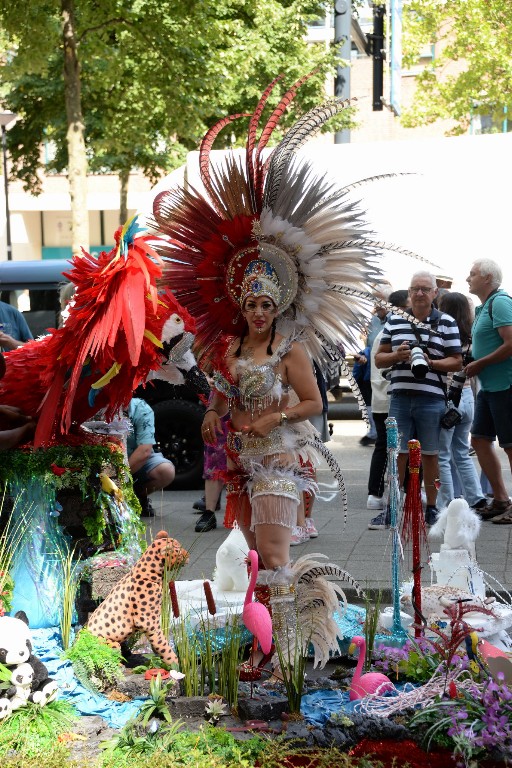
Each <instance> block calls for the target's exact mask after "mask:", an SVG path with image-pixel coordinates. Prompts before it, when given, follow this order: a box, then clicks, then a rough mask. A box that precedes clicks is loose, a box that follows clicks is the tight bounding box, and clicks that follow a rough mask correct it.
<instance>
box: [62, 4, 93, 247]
mask: <svg viewBox="0 0 512 768" xmlns="http://www.w3.org/2000/svg"><path fill="white" fill-rule="evenodd" d="M61 13H62V37H63V42H64V92H65V101H66V117H67V123H68V131H67V144H68V179H69V194H70V197H71V238H72V241H71V247H72V251H73V254H80V253H81V250H80V246H82V247H83V248H85V250H87V251H88V250H89V212H88V210H87V156H86V153H85V127H84V121H83V117H82V95H81V83H80V62H79V61H78V53H77V41H76V33H75V17H74V0H61Z"/></svg>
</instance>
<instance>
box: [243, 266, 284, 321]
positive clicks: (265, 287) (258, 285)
mask: <svg viewBox="0 0 512 768" xmlns="http://www.w3.org/2000/svg"><path fill="white" fill-rule="evenodd" d="M260 296H268V297H269V299H272V301H273V302H274V304H275V305H276V307H277V308H278V309H280V308H281V288H280V286H279V278H278V276H277V272H276V271H275V269H274V268H273V266H272V265H271V264H270V263H269V262H268V261H265V260H263V259H254V260H253V261H251V262H249V264H248V265H247V267H246V269H245V272H244V276H243V279H242V285H241V287H240V299H239V303H240V307H241V308H242V309H243V307H244V303H245V301H246V299H248V298H249V297H252V298H259V297H260Z"/></svg>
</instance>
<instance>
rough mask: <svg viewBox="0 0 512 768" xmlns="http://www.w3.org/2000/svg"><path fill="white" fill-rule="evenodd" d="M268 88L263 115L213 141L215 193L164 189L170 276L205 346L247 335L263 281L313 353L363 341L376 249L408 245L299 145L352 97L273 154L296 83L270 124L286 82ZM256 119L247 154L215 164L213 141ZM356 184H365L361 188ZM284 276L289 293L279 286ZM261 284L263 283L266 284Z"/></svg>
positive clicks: (208, 184) (208, 182)
mask: <svg viewBox="0 0 512 768" xmlns="http://www.w3.org/2000/svg"><path fill="white" fill-rule="evenodd" d="M280 79H281V78H280V77H278V78H276V79H275V80H274V81H273V82H272V83H271V84H270V85H269V86H268V87H267V89H266V90H265V92H264V94H263V95H262V97H261V99H260V101H259V103H258V105H257V107H256V109H255V111H254V114H252V115H241V114H236V115H231V116H229V117H226V118H224V119H222V120H220V121H219V122H218V123H217V124H216V125H214V126H213V128H211V129H210V130H209V131H208V133H207V134H206V136H205V137H204V139H203V141H202V144H201V148H200V153H199V163H200V174H201V180H202V183H203V186H204V189H205V191H206V194H204V193H202V192H199V191H197V190H194V189H193V188H191V187H190V186H184V187H182V188H174V189H171V190H168V191H165V192H161V193H160V194H159V195H158V196H157V197H156V199H155V201H154V206H153V214H154V219H155V222H156V227H157V229H158V230H159V232H160V233H162V234H163V235H164V236H165V239H166V241H167V244H166V245H165V246H164V247H163V250H162V246H160V253H162V255H165V256H167V257H170V258H172V259H173V261H174V262H175V263H172V264H171V265H169V266H168V267H167V268H166V269H165V270H164V277H165V279H166V280H167V282H168V285H169V286H170V288H171V290H172V291H173V293H174V294H175V295H176V297H177V298H178V299H179V301H180V302H181V303H183V304H184V305H185V306H186V307H187V309H188V310H189V311H190V312H191V314H192V315H193V316H194V317H195V319H196V322H197V328H198V335H197V340H198V342H199V344H200V346H201V347H202V349H203V350H207V349H209V348H210V346H211V344H212V343H214V342H215V341H216V340H217V339H218V338H219V337H220V336H221V335H223V334H228V335H239V334H240V333H241V332H242V330H243V325H244V320H243V316H242V314H241V304H240V302H241V301H243V298H244V296H246V295H247V290H246V289H247V285H248V284H250V286H251V289H252V287H253V283H254V281H255V280H256V282H257V281H258V279H259V278H262V279H264V280H267V281H270V280H271V281H272V283H271V282H267V283H263V284H261V282H260V283H259V284H258V283H257V286H256V287H257V288H258V290H259V294H256V295H263V293H264V292H265V290H266V291H267V294H266V295H270V296H271V298H273V299H274V301H275V303H276V304H277V306H278V310H279V317H278V323H277V328H278V330H280V331H281V332H284V333H286V334H288V333H289V332H290V331H292V330H295V331H300V330H302V331H303V338H304V341H305V343H306V345H307V347H308V350H309V352H310V353H311V354H312V356H313V357H314V358H315V359H317V360H319V359H321V358H322V357H323V354H324V349H323V348H324V346H325V345H333V346H337V344H338V343H339V342H340V341H343V340H345V342H346V341H353V342H355V343H357V344H359V336H360V333H361V332H362V331H363V328H364V315H362V313H361V299H364V300H365V301H366V303H367V306H368V302H371V301H372V300H373V296H372V293H371V291H372V283H375V282H379V281H380V280H381V278H382V273H381V271H380V269H379V267H378V265H377V258H376V257H377V256H378V255H379V254H380V253H381V252H382V250H383V249H389V250H401V249H398V248H395V247H394V246H388V245H386V244H384V243H381V242H377V241H376V240H374V239H373V236H372V233H371V232H370V231H369V230H368V229H367V228H366V225H365V223H364V221H363V220H362V211H361V210H360V208H359V207H358V206H357V204H356V203H355V202H354V201H351V200H350V198H349V191H350V190H351V189H352V187H345V188H341V187H340V186H339V185H338V184H337V183H335V182H334V181H328V180H326V179H325V178H324V176H323V175H320V174H319V173H318V172H317V171H316V170H315V169H314V168H313V166H312V164H311V163H310V162H309V161H308V160H306V159H302V158H301V159H299V158H298V157H297V155H296V152H297V150H298V149H299V148H300V147H302V145H303V144H304V143H305V142H306V141H307V140H308V139H309V138H311V137H312V136H313V135H314V134H315V133H316V132H317V131H318V130H319V129H320V128H321V127H322V125H323V124H324V123H325V122H326V121H327V120H328V119H329V118H330V117H332V116H333V115H335V114H337V113H338V112H340V111H341V110H343V109H344V108H345V107H346V106H347V105H348V102H346V101H341V100H339V99H334V100H332V101H329V102H328V103H326V104H324V105H322V106H318V107H315V108H314V109H312V110H310V111H309V112H308V113H307V114H305V115H304V116H303V117H301V118H300V119H299V120H298V121H297V122H296V123H295V125H294V126H293V127H292V128H291V129H290V130H289V131H288V133H287V134H286V135H285V137H284V138H283V139H282V141H281V142H280V143H279V144H278V145H277V147H275V149H274V150H273V151H272V152H271V154H270V155H269V156H266V157H264V150H265V148H266V146H267V143H268V141H269V139H270V137H271V135H272V132H273V130H274V128H275V127H276V125H277V123H278V122H279V119H280V117H281V116H282V114H283V112H284V111H285V109H286V107H287V106H288V105H289V103H290V102H291V101H292V99H293V98H294V96H295V94H296V91H297V89H298V88H299V87H300V86H301V84H302V83H303V82H304V81H305V80H306V79H307V77H305V78H302V79H301V80H299V81H298V82H297V83H296V84H295V85H294V86H293V87H292V88H291V89H290V90H289V91H288V92H287V93H286V94H285V95H284V96H283V98H282V99H281V101H280V102H279V104H278V106H277V107H276V108H275V109H274V111H273V112H272V114H271V116H270V118H269V119H268V121H267V122H266V124H265V125H264V126H263V128H262V129H261V132H260V135H259V138H257V133H258V127H259V123H260V120H261V116H262V113H263V110H264V108H265V106H266V103H267V100H268V98H269V96H270V94H271V91H272V89H273V88H274V87H275V85H276V83H277V82H278V80H280ZM242 117H249V118H250V119H249V129H248V136H247V145H246V151H245V157H243V156H240V155H239V154H236V153H234V152H228V153H226V156H225V158H224V159H223V162H221V163H220V164H218V165H214V163H213V162H212V157H211V156H210V153H211V148H212V145H213V142H214V140H215V138H216V137H217V136H218V134H219V133H220V131H221V130H222V129H223V128H224V127H226V126H227V125H229V124H230V123H231V122H232V121H233V120H237V119H239V118H242ZM354 186H356V185H354ZM276 281H277V283H278V286H279V290H278V291H275V290H274V293H273V294H272V293H270V291H271V290H272V289H273V288H274V289H275V284H276ZM262 285H263V287H262Z"/></svg>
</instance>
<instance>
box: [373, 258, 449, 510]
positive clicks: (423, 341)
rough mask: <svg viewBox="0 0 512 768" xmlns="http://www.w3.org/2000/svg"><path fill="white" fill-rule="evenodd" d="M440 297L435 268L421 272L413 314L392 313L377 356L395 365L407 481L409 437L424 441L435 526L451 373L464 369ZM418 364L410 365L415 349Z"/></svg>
mask: <svg viewBox="0 0 512 768" xmlns="http://www.w3.org/2000/svg"><path fill="white" fill-rule="evenodd" d="M436 295H437V286H436V278H435V276H434V275H433V274H431V273H430V272H416V273H415V274H414V275H413V276H412V279H411V284H410V287H409V296H410V298H411V308H410V310H409V313H410V314H411V316H412V318H414V319H415V320H417V321H420V322H421V326H418V325H417V324H415V323H414V322H412V318H411V320H409V319H407V318H406V317H403V316H402V315H397V314H391V315H390V316H389V317H388V319H387V321H386V324H385V325H384V330H383V333H382V337H381V343H380V346H379V349H378V351H377V354H376V355H375V364H376V366H377V368H385V369H390V376H391V386H390V394H391V400H390V406H389V416H393V417H394V418H395V419H396V421H397V426H398V432H399V434H400V453H399V456H398V472H399V476H400V484H401V485H403V482H404V478H405V469H406V465H407V456H408V446H407V443H408V441H409V440H412V439H416V440H419V442H420V444H421V454H422V461H423V480H424V485H425V492H426V495H427V505H426V510H425V522H426V524H427V525H433V524H434V523H435V521H436V519H437V515H438V510H437V507H436V498H437V489H436V482H435V481H436V479H437V477H438V473H439V469H438V460H437V459H438V453H439V434H440V431H441V426H440V420H441V417H442V415H443V414H444V412H445V409H446V374H447V373H448V371H460V370H461V368H462V354H461V351H462V350H461V343H460V337H459V329H458V328H457V324H456V322H455V320H454V319H453V318H452V317H450V315H447V314H444V313H443V312H439V311H438V310H437V309H436V308H435V307H434V305H433V301H434V299H435V297H436ZM413 349H414V352H413V358H414V360H413V361H412V362H413V363H414V362H416V363H417V364H416V365H414V364H413V366H411V350H413Z"/></svg>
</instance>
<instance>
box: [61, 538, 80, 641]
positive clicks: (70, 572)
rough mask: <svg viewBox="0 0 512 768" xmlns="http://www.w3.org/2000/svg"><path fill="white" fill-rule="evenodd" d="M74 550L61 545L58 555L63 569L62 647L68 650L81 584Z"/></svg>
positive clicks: (78, 564)
mask: <svg viewBox="0 0 512 768" xmlns="http://www.w3.org/2000/svg"><path fill="white" fill-rule="evenodd" d="M74 554H75V551H74V550H70V549H69V547H66V548H63V547H59V550H58V552H57V556H58V557H59V559H60V562H61V569H62V571H61V572H62V595H61V598H62V612H61V618H60V637H61V641H62V648H63V649H64V650H65V651H66V650H67V649H68V648H69V643H70V639H71V628H72V625H73V616H74V613H75V598H76V593H77V590H78V584H79V574H80V570H81V568H80V563H79V562H78V560H74V559H73V556H74Z"/></svg>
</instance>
